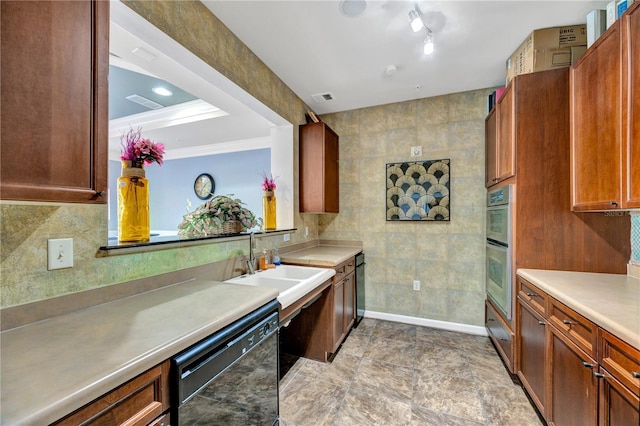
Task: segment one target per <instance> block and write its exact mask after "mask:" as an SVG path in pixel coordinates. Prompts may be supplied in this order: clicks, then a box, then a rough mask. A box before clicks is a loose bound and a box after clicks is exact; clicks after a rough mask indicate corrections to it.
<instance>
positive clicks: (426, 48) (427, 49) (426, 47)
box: [424, 29, 434, 55]
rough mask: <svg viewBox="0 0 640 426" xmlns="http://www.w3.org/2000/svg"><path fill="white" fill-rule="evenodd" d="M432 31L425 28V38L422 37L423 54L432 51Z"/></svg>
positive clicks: (429, 53)
mask: <svg viewBox="0 0 640 426" xmlns="http://www.w3.org/2000/svg"><path fill="white" fill-rule="evenodd" d="M433 47H434V46H433V32H431V30H429V29H427V38H425V39H424V54H425V55H431V54H432V53H433Z"/></svg>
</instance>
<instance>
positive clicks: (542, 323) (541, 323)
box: [538, 321, 547, 325]
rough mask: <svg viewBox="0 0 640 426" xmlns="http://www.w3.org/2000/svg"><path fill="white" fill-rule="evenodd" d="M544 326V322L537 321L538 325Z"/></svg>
mask: <svg viewBox="0 0 640 426" xmlns="http://www.w3.org/2000/svg"><path fill="white" fill-rule="evenodd" d="M545 324H547V323H546V322H544V321H538V325H545Z"/></svg>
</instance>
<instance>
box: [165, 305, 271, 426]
mask: <svg viewBox="0 0 640 426" xmlns="http://www.w3.org/2000/svg"><path fill="white" fill-rule="evenodd" d="M278 307H279V304H278V301H277V300H274V301H272V302H269V303H267V304H266V305H264V306H262V307H261V308H258V309H257V310H255V311H253V312H252V313H250V314H248V315H246V316H244V317H243V318H241V319H239V320H237V321H236V322H234V323H233V324H231V325H229V326H227V327H225V328H223V329H222V330H220V331H218V332H216V333H214V334H212V335H211V336H210V337H208V338H206V339H204V340H202V341H200V342H199V343H196V344H195V345H193V346H192V347H190V348H189V349H186V350H185V351H183V352H182V353H180V354H178V355H177V356H175V357H174V358H173V359H172V360H171V361H172V363H171V368H172V403H171V407H172V413H171V424H172V425H174V426H175V425H260V426H271V425H275V424H278V416H279V411H278V380H279V376H278V324H279V315H278Z"/></svg>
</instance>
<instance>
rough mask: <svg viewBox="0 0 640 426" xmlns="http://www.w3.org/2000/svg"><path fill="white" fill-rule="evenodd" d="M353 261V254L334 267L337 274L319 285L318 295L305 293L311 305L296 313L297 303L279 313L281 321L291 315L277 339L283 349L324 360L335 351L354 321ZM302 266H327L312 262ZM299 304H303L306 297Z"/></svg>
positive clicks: (298, 307) (354, 289)
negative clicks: (317, 296) (311, 301)
mask: <svg viewBox="0 0 640 426" xmlns="http://www.w3.org/2000/svg"><path fill="white" fill-rule="evenodd" d="M288 263H289V264H296V263H295V262H288ZM355 264H356V262H355V257H352V258H349V259H348V260H346V261H344V262H342V263H340V264H338V265H337V266H335V267H334V269H335V271H336V274H335V275H334V276H333V278H332V279H331V281H330V283H329V284H328V285H326V286H325V285H324V284H323V285H322V286H320V287H319V288H318V289H323V288H325V287H326V290H323V291H322V295H321V297H319V298H316V297H315V295H314V294H310V295H307V296H305V298H308V299H309V300H313V304H312V305H310V306H309V307H306V308H303V309H302V311H301V312H300V313H299V315H298V314H297V311H298V310H299V309H300V306H299V305H296V304H294V305H291V306H290V307H289V308H287V309H286V310H284V311H283V312H281V313H280V317H281V318H282V322H287V319H288V318H289V317H291V318H292V321H291V323H290V324H289V325H287V326H286V327H284V328H281V329H280V342H281V346H282V347H283V349H284V350H285V352H287V353H291V354H294V355H298V356H304V357H305V358H311V359H315V360H318V361H322V362H326V361H327V360H328V359H329V358H330V357H331V354H333V353H335V352H336V351H337V350H338V348H339V347H340V345H341V344H342V342H344V339H345V338H346V337H347V334H349V331H351V328H352V327H353V324H354V322H355V315H356V297H355V296H356V294H355V291H356V287H355ZM303 266H315V267H320V268H326V267H327V266H326V265H320V264H313V263H312V264H309V263H304V264H303ZM301 303H303V304H305V305H306V303H307V301H306V299H305V301H302V302H301ZM295 315H297V316H295Z"/></svg>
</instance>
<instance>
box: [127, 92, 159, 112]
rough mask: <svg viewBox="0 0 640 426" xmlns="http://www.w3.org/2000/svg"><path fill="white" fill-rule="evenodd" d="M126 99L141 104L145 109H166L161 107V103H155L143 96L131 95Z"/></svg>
mask: <svg viewBox="0 0 640 426" xmlns="http://www.w3.org/2000/svg"><path fill="white" fill-rule="evenodd" d="M125 99H128V100H130V101H131V102H135V103H137V104H140V105H142V106H143V107H147V108H149V109H160V108H164V105H160V104H159V103H157V102H153V101H152V100H150V99H147V98H145V97H143V96H140V95H129V96H127V97H126V98H125Z"/></svg>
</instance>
